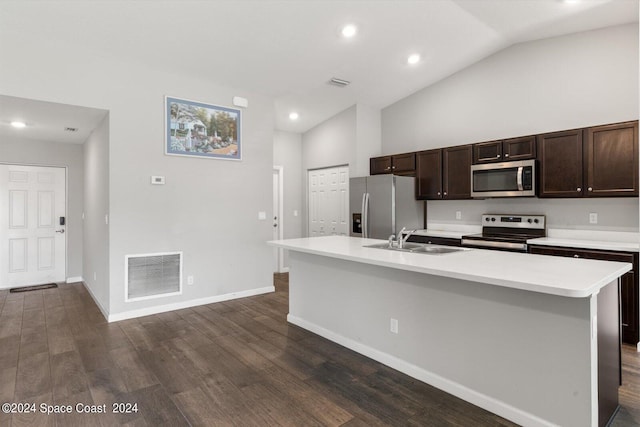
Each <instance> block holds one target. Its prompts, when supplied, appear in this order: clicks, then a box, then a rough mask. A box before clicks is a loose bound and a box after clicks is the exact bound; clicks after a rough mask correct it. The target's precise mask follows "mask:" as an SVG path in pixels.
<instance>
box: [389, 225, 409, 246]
mask: <svg viewBox="0 0 640 427" xmlns="http://www.w3.org/2000/svg"><path fill="white" fill-rule="evenodd" d="M415 231H416V230H407V229H406V227H402V230H400V232H399V233H398V237H397V239H396V247H397V248H398V249H402V248H404V244H405V243H407V240H408V239H409V237H411V235H412V234H413V233H415ZM402 233H406V236H404V237H402ZM392 237H395V236H394V235H393V234H392V235H391V237H389V241H390V242H391V240H392V239H391V238H392ZM389 246H392V245H391V244H390V245H389Z"/></svg>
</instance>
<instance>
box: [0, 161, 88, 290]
mask: <svg viewBox="0 0 640 427" xmlns="http://www.w3.org/2000/svg"><path fill="white" fill-rule="evenodd" d="M0 165H6V166H21V167H42V168H56V169H63V170H64V212H65V220H66V223H65V226H64V227H65V229H66V230H67V231H68V230H69V224H68V221H69V166H67V165H59V164H57V165H56V164H50V163H33V162H26V163H20V162H7V161H0ZM79 226H82V225H79ZM68 272H69V238H68V235H67V234H64V281H65V282H66V283H69V282H70V281H69V278H68V277H67V275H68ZM72 279H73V281H77V280H76V279H78V278H72ZM80 279H81V280H82V278H80ZM11 287H12V286H9V287H8V288H7V289H9V288H11Z"/></svg>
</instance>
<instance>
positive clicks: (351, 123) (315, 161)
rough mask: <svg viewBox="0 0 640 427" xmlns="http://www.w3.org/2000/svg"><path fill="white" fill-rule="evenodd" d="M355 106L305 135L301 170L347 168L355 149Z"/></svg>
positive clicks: (303, 137)
mask: <svg viewBox="0 0 640 427" xmlns="http://www.w3.org/2000/svg"><path fill="white" fill-rule="evenodd" d="M356 117H357V115H356V106H355V105H353V106H351V107H349V108H348V109H346V110H344V111H342V112H340V113H338V114H336V115H335V116H333V117H331V118H329V119H327V120H326V121H324V122H322V123H320V124H319V125H317V126H315V127H314V128H312V129H310V130H308V131H307V132H305V133H303V134H302V168H303V170H304V171H305V173H306V171H307V170H309V169H319V168H327V167H331V166H340V165H347V164H349V163H350V162H351V161H352V160H353V157H354V155H353V154H352V153H354V152H355V147H356Z"/></svg>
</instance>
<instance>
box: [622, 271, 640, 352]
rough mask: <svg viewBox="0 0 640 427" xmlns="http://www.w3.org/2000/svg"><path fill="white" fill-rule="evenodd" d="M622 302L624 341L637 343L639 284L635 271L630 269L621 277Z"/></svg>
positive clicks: (638, 336)
mask: <svg viewBox="0 0 640 427" xmlns="http://www.w3.org/2000/svg"><path fill="white" fill-rule="evenodd" d="M634 270H635V268H634ZM620 304H621V306H622V307H621V310H620V311H621V313H620V315H621V317H622V341H623V342H626V343H630V344H636V343H637V342H638V340H639V339H640V329H639V326H640V325H638V321H639V320H638V285H637V278H636V274H635V272H634V271H630V272H629V273H627V274H625V275H624V276H622V278H621V279H620Z"/></svg>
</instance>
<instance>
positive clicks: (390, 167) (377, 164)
mask: <svg viewBox="0 0 640 427" xmlns="http://www.w3.org/2000/svg"><path fill="white" fill-rule="evenodd" d="M415 172H416V153H405V154H394V155H392V156H381V157H372V158H371V159H370V160H369V173H370V174H371V175H380V174H386V173H392V174H395V175H409V176H413V175H415Z"/></svg>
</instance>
